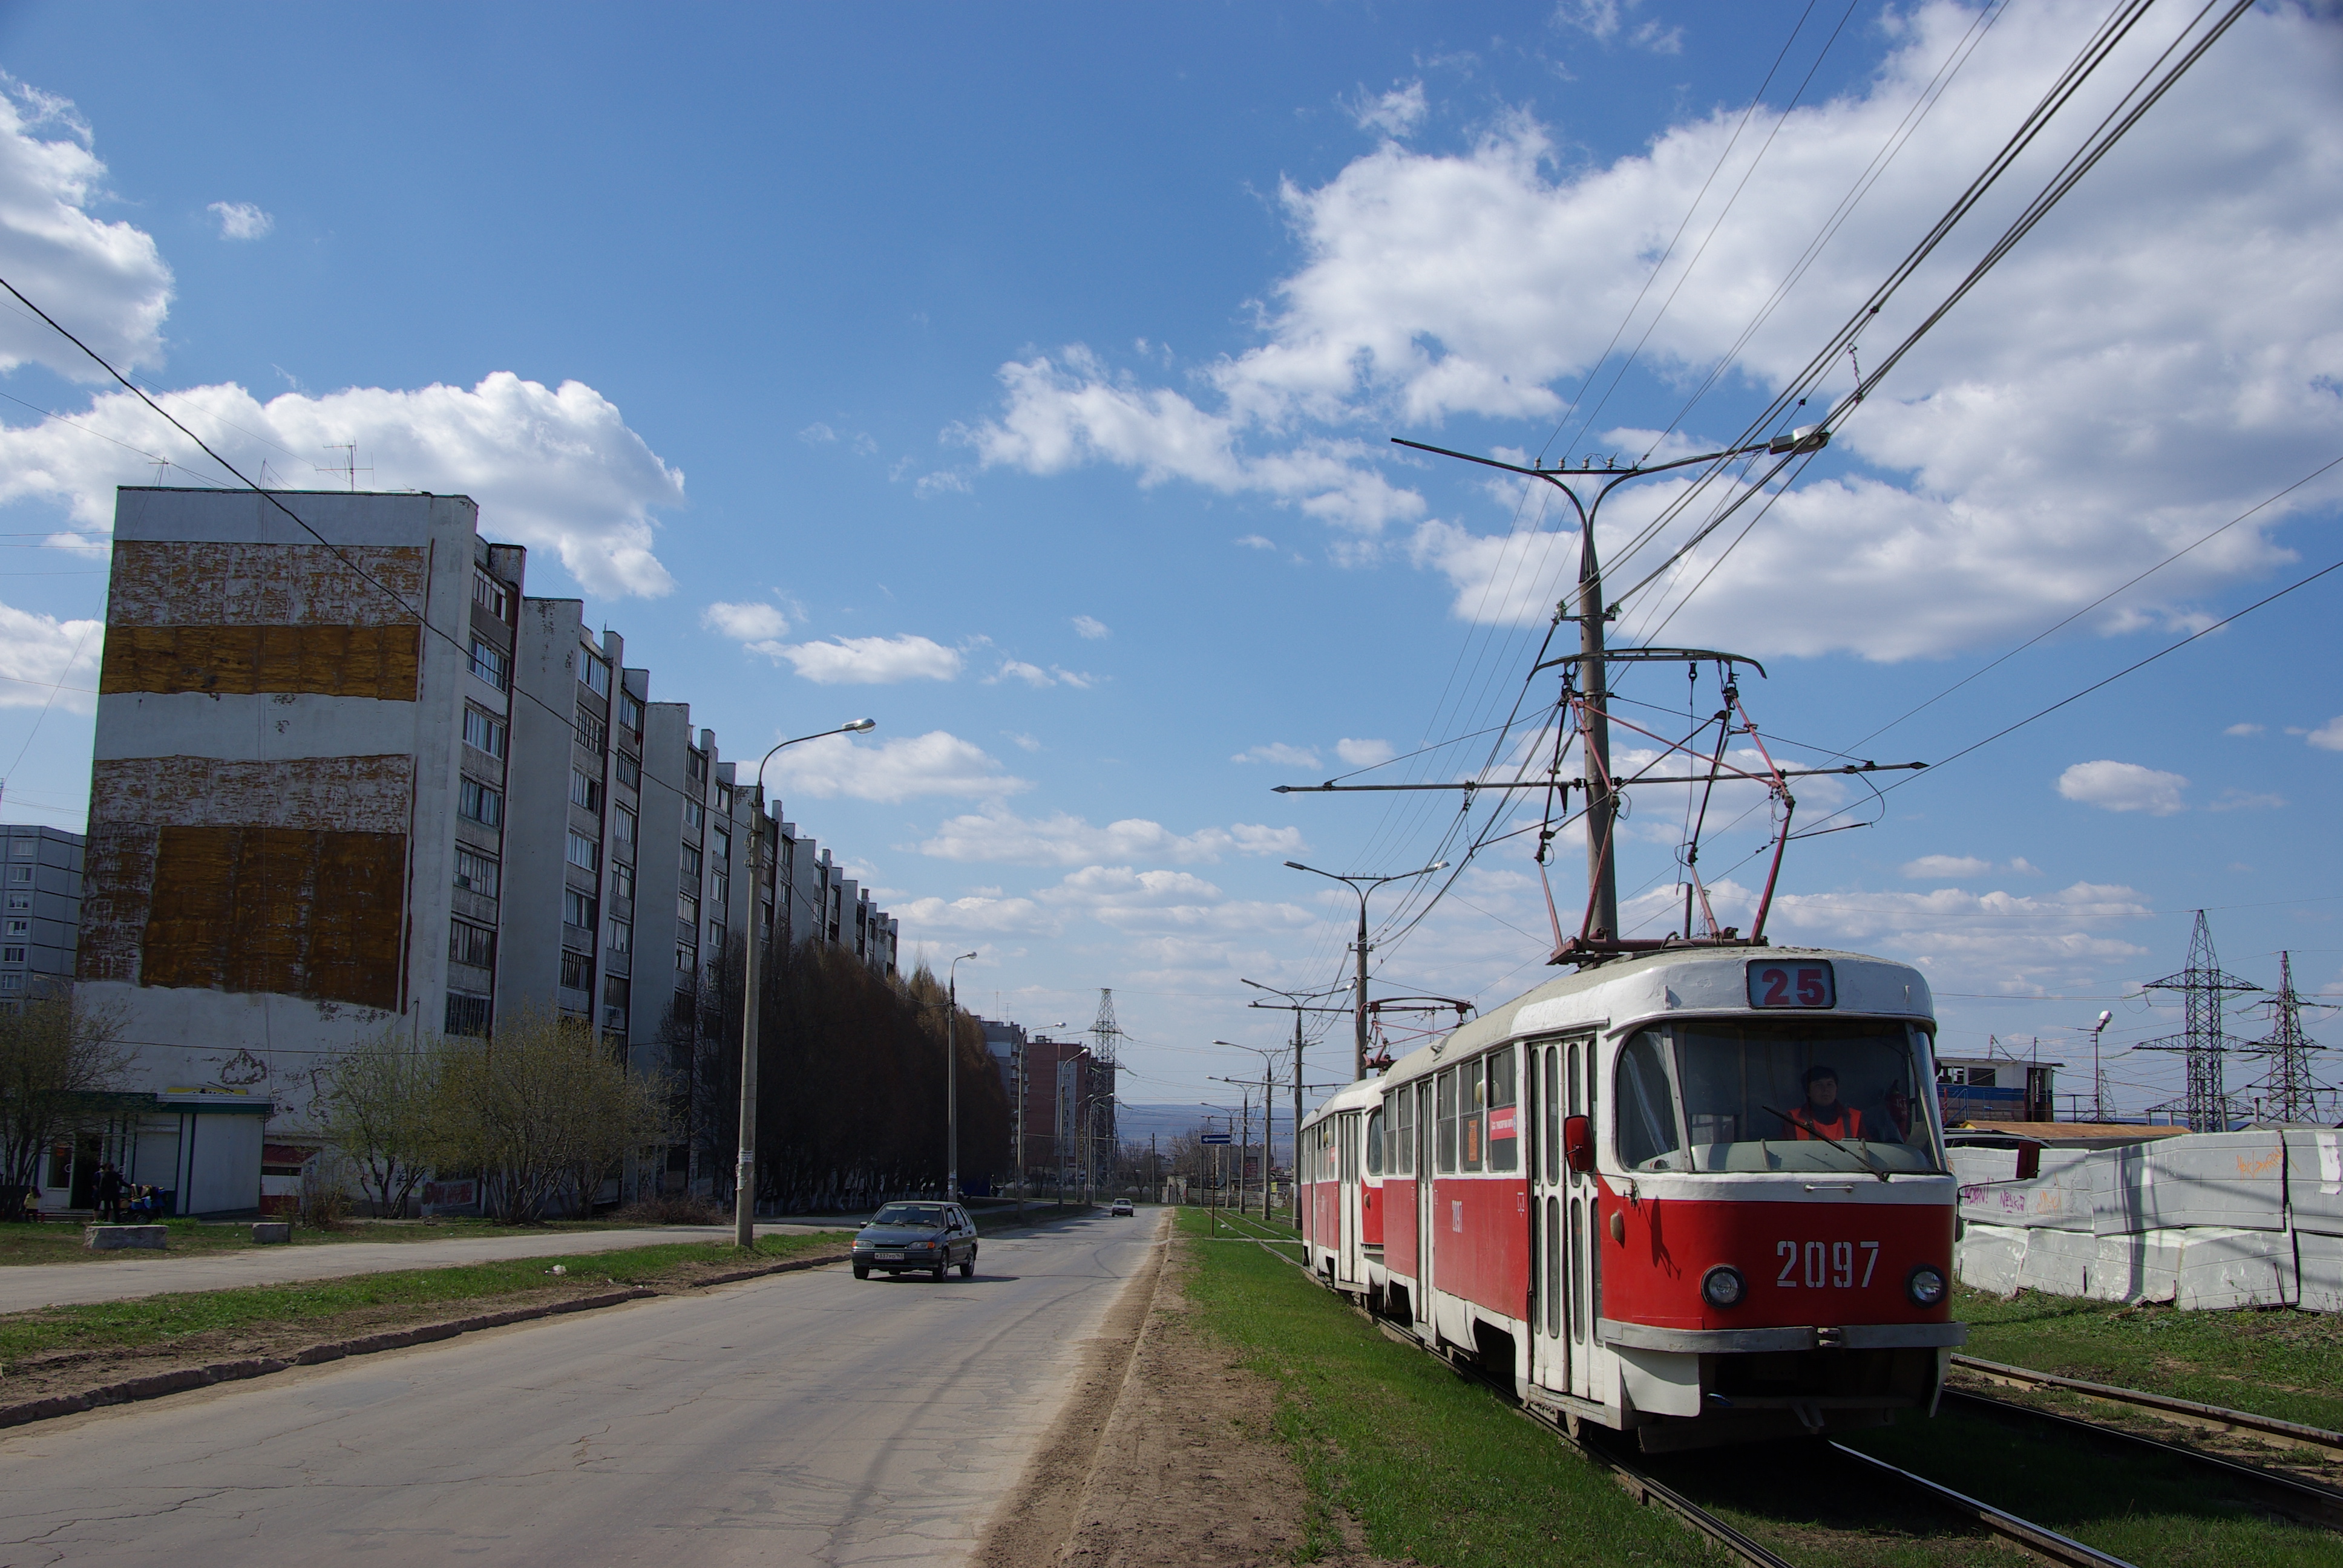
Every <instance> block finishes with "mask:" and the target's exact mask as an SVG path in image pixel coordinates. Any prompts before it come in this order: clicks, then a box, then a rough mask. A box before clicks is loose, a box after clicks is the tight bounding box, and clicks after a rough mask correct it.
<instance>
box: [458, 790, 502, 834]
mask: <svg viewBox="0 0 2343 1568" xmlns="http://www.w3.org/2000/svg"><path fill="white" fill-rule="evenodd" d="M456 810H457V812H458V814H459V815H461V816H465V817H468V818H470V819H472V820H473V821H475V822H478V824H479V825H480V826H481V827H483V828H501V827H503V826H504V821H505V798H504V796H503V795H502V794H500V793H498V791H497V790H494V789H489V788H488V786H487V785H485V784H483V783H481V782H480V781H479V780H478V779H465V780H464V782H463V784H462V786H461V787H460V788H459V789H458V790H457V794H456Z"/></svg>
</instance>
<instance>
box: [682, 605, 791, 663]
mask: <svg viewBox="0 0 2343 1568" xmlns="http://www.w3.org/2000/svg"><path fill="white" fill-rule="evenodd" d="M699 624H700V625H702V626H704V627H706V628H708V629H709V630H710V631H713V632H717V633H719V634H720V635H722V636H725V637H729V638H731V639H732V640H733V641H735V642H745V643H747V644H748V645H749V647H751V648H755V649H756V650H757V651H758V652H759V653H766V654H771V655H773V656H774V657H776V658H779V648H777V647H774V646H773V643H774V640H775V639H776V638H782V637H786V636H788V635H789V617H788V616H785V615H783V614H782V613H781V611H780V608H779V606H777V605H769V604H756V603H749V604H711V605H709V607H708V608H706V609H704V610H702V611H700V612H699Z"/></svg>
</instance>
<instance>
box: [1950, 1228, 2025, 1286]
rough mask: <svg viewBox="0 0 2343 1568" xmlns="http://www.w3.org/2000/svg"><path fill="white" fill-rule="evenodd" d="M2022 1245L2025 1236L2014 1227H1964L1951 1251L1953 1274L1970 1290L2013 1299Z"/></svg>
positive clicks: (2022, 1251)
mask: <svg viewBox="0 0 2343 1568" xmlns="http://www.w3.org/2000/svg"><path fill="white" fill-rule="evenodd" d="M2025 1266H2026V1232H2025V1231H2022V1230H2019V1229H2016V1227H2014V1226H2007V1225H1978V1224H1965V1225H1963V1226H1962V1227H1961V1239H1960V1241H1959V1242H1958V1243H1957V1244H1956V1246H1955V1247H1954V1248H1953V1272H1954V1273H1956V1274H1957V1275H1958V1276H1960V1282H1961V1283H1963V1284H1965V1285H1966V1286H1968V1287H1969V1288H1970V1289H1972V1290H1978V1291H1991V1292H1994V1293H1995V1294H1996V1295H2000V1296H2014V1295H2016V1293H2017V1285H2018V1274H2019V1271H2021V1270H2023V1269H2024V1268H2025Z"/></svg>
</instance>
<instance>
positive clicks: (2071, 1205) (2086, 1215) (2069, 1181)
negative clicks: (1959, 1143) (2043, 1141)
mask: <svg viewBox="0 0 2343 1568" xmlns="http://www.w3.org/2000/svg"><path fill="white" fill-rule="evenodd" d="M2106 1161H2107V1155H2106V1154H2105V1153H2104V1152H2095V1151H2091V1150H2087V1149H2045V1150H2044V1151H2042V1173H2041V1174H2040V1175H2038V1176H2034V1177H2029V1178H2028V1179H2026V1181H1990V1182H1986V1183H1981V1184H1972V1185H1965V1186H1963V1187H1962V1188H1961V1218H1962V1219H1963V1220H1965V1221H1976V1222H1978V1223H1981V1224H1986V1225H2024V1226H2027V1227H2047V1228H2049V1229H2052V1230H2059V1231H2089V1230H2092V1229H2094V1228H2095V1225H2096V1217H2095V1216H2096V1210H2097V1201H2096V1200H2095V1199H2094V1197H2093V1193H2094V1191H2095V1187H2096V1185H2097V1184H2098V1183H2102V1182H2104V1181H2105V1180H2106V1179H2107V1178H2106V1175H2105V1173H2104V1172H2102V1171H2099V1170H2098V1169H2097V1167H2098V1166H2099V1165H2103V1164H2105V1163H2106Z"/></svg>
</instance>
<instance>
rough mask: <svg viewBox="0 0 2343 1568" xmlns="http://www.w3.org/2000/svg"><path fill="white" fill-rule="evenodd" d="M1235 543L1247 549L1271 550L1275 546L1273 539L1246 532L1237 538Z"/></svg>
mask: <svg viewBox="0 0 2343 1568" xmlns="http://www.w3.org/2000/svg"><path fill="white" fill-rule="evenodd" d="M1237 543H1239V544H1241V545H1242V546H1243V547H1244V548H1247V549H1249V550H1273V549H1275V548H1277V543H1276V541H1275V540H1273V539H1266V538H1262V536H1261V535H1259V534H1247V535H1245V536H1244V537H1243V538H1240V539H1238V540H1237Z"/></svg>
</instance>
